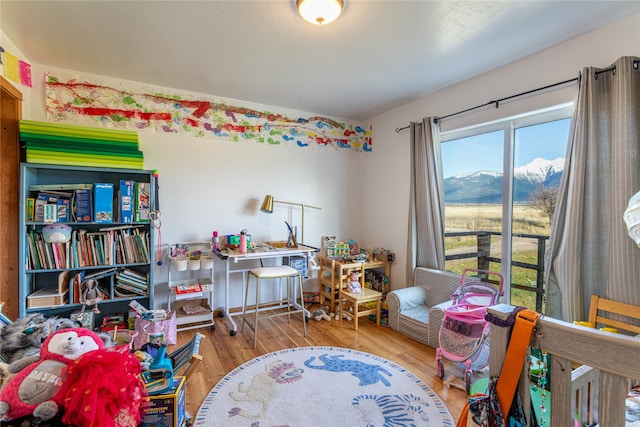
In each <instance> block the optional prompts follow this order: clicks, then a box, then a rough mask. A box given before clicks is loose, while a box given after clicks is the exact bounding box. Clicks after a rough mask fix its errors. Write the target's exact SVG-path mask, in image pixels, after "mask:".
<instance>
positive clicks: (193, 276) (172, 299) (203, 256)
mask: <svg viewBox="0 0 640 427" xmlns="http://www.w3.org/2000/svg"><path fill="white" fill-rule="evenodd" d="M176 246H180V247H181V248H184V247H186V248H188V252H189V253H193V252H196V251H197V252H200V256H199V257H197V258H196V257H189V256H188V255H187V256H185V257H183V258H182V259H180V260H178V258H177V257H176V256H173V255H175V254H174V248H175V247H176ZM169 254H170V257H169V269H168V270H169V273H168V274H169V277H168V280H167V285H168V287H169V289H168V293H167V308H168V309H169V310H175V312H176V327H177V330H178V331H186V330H190V329H197V328H206V327H210V328H211V329H215V321H214V315H213V310H212V308H211V307H212V305H213V290H214V281H213V258H212V256H213V254H212V253H211V244H210V243H208V242H190V243H172V244H169ZM178 261H180V262H178ZM182 261H184V262H182ZM193 284H199V285H200V287H201V288H202V292H195V293H194V294H193V295H190V294H183V295H182V296H181V297H178V296H177V295H176V292H175V290H176V287H178V286H180V285H193ZM188 306H192V307H194V308H198V307H200V310H203V311H201V312H198V313H194V314H187V313H186V312H185V310H184V307H188Z"/></svg>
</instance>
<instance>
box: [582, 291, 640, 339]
mask: <svg viewBox="0 0 640 427" xmlns="http://www.w3.org/2000/svg"><path fill="white" fill-rule="evenodd" d="M612 314H613V315H617V316H624V317H628V318H629V319H638V320H640V310H638V306H635V305H631V304H626V303H623V302H618V301H614V300H610V299H606V298H601V297H599V296H598V295H591V304H590V306H589V323H591V324H592V325H593V326H594V327H598V328H600V327H603V326H604V327H610V328H616V329H618V330H620V329H621V330H624V331H627V332H632V333H634V334H640V326H638V325H632V324H631V323H628V322H624V321H621V320H616V319H611V318H609V317H607V316H611V315H612Z"/></svg>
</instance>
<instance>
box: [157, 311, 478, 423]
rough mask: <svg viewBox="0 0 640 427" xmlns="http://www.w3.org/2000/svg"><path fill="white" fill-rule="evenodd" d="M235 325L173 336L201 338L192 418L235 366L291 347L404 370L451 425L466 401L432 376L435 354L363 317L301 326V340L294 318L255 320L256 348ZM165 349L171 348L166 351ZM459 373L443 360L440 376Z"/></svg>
mask: <svg viewBox="0 0 640 427" xmlns="http://www.w3.org/2000/svg"><path fill="white" fill-rule="evenodd" d="M234 320H235V321H236V323H237V324H238V325H239V326H238V333H237V335H236V336H233V337H232V336H230V335H229V332H228V331H229V326H228V324H227V323H228V321H227V320H226V319H225V318H219V317H217V318H216V329H215V331H211V330H209V329H208V328H202V329H198V330H191V331H184V332H179V333H178V340H177V344H176V346H180V345H183V344H185V343H186V342H188V341H189V340H190V339H191V338H192V337H193V335H194V334H195V333H196V332H199V333H201V334H203V335H204V338H203V339H202V341H201V343H200V354H201V355H202V356H203V360H202V363H201V364H200V366H199V367H198V369H197V370H196V371H195V372H194V374H193V375H192V377H191V378H190V379H189V381H188V382H187V385H186V405H187V412H188V413H189V414H190V415H191V416H195V415H196V413H197V412H198V409H199V407H200V405H201V404H202V402H203V400H204V399H205V398H206V396H207V395H208V394H209V391H210V390H211V389H212V388H213V387H214V386H215V385H216V384H217V383H218V381H220V380H221V379H222V378H224V376H225V375H226V374H227V372H230V371H232V370H233V369H234V368H236V367H238V366H239V365H241V364H243V363H245V362H248V361H249V360H251V359H253V358H255V357H257V356H260V355H263V354H267V353H271V352H274V351H278V350H282V349H285V348H292V347H305V346H329V347H342V348H351V349H355V350H359V351H363V352H366V353H370V354H375V355H377V356H380V357H383V358H385V359H388V360H390V361H392V362H394V363H397V364H398V365H401V366H403V367H405V368H407V369H408V370H409V371H411V372H413V373H414V374H415V375H416V376H417V377H419V378H420V379H421V380H422V381H424V382H425V384H427V385H428V386H429V387H431V388H432V389H433V391H434V392H435V393H436V394H437V395H438V396H439V397H440V398H441V399H442V401H443V402H444V403H445V405H447V408H448V409H449V412H450V413H451V415H452V416H453V417H454V418H455V420H456V421H457V420H458V418H459V416H460V412H461V411H462V409H463V407H464V405H465V403H466V400H467V397H466V393H465V392H464V391H463V390H460V389H458V388H454V387H452V388H447V387H446V386H445V385H444V384H443V381H441V380H440V378H438V377H437V374H436V366H435V350H434V349H432V348H431V347H427V346H425V345H423V344H420V343H418V342H417V341H414V340H412V339H410V338H407V337H406V336H404V335H402V334H399V333H397V332H395V331H393V330H392V329H391V328H387V327H384V326H377V325H376V324H375V323H374V322H371V321H369V320H368V319H366V318H362V319H361V320H360V321H359V330H358V331H357V332H356V331H355V330H354V329H353V323H352V322H349V321H345V320H343V321H342V323H341V322H339V321H335V320H332V321H324V320H322V321H319V322H318V321H316V320H313V319H312V320H309V321H308V322H307V336H306V337H303V336H302V325H301V324H300V319H299V318H294V317H293V316H292V318H291V323H287V322H286V318H285V317H282V318H273V319H266V320H262V321H260V325H259V328H258V345H257V348H256V349H255V350H254V349H253V333H252V332H251V330H250V329H249V328H246V327H245V330H244V333H242V332H240V330H239V329H240V324H241V321H242V318H241V316H240V317H238V316H236V317H234ZM169 351H171V348H170V349H169ZM461 373H462V370H461V369H460V368H457V367H452V366H451V364H449V363H448V362H445V377H446V376H448V375H451V374H458V375H461Z"/></svg>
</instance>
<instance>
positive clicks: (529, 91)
mask: <svg viewBox="0 0 640 427" xmlns="http://www.w3.org/2000/svg"><path fill="white" fill-rule="evenodd" d="M639 63H640V61H635V60H634V61H633V67H634V68H635V69H638V64H639ZM609 71H614V72H615V71H616V66H615V65H614V66H613V67H609V68H605V69H604V70H598V71H596V76H597V75H598V74H601V73H607V72H609ZM577 80H578V77H575V78H573V79H569V80H565V81H563V82H558V83H553V84H550V85H547V86H543V87H539V88H537V89H532V90H528V91H526V92H521V93H518V94H515V95H511V96H507V97H506V98H500V99H497V100H495V101H489V102H487V103H485V104H482V105H477V106H475V107H471V108H467V109H466V110H462V111H458V112H455V113H451V114H447V115H446V116H442V117H437V116H436V117H434V119H433V121H434V122H436V123H438V121H440V120H442V119H446V118H448V117H453V116H457V115H458V114H462V113H467V112H469V111H473V110H477V109H478V108H482V107H487V106H489V105H494V104H495V106H496V108H498V107H499V106H500V103H501V102H502V101H506V100H508V99H512V98H517V97H519V96H523V95H529V94H530V93H534V92H539V91H541V90H545V89H549V88H552V87H555V86H560V85H563V84H566V83H571V82H575V81H577ZM417 125H418V126H422V123H418V124H417ZM410 127H411V125H409V126H405V127H401V128H396V133H400V132H401V131H403V130H405V129H409V128H410Z"/></svg>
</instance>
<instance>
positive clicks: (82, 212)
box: [72, 188, 93, 222]
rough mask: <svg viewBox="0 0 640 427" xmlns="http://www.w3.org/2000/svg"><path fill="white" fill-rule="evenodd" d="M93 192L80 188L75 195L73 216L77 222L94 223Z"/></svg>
mask: <svg viewBox="0 0 640 427" xmlns="http://www.w3.org/2000/svg"><path fill="white" fill-rule="evenodd" d="M91 200H92V197H91V190H89V189H87V188H78V189H77V190H75V191H74V193H73V204H72V209H73V215H74V218H75V221H76V222H91V221H93V215H92V213H93V207H92V203H91Z"/></svg>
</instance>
